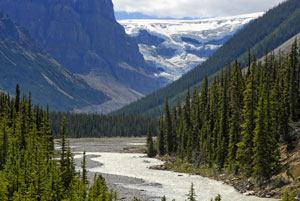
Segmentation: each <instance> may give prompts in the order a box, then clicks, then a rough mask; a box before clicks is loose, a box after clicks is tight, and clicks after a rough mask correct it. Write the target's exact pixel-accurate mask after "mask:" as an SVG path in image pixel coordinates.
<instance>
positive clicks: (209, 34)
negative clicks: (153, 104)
mask: <svg viewBox="0 0 300 201" xmlns="http://www.w3.org/2000/svg"><path fill="white" fill-rule="evenodd" d="M263 14H264V13H253V14H246V15H238V16H231V17H217V18H209V19H201V20H120V21H119V23H120V24H121V25H123V26H124V28H125V30H126V33H127V34H129V35H130V36H132V37H134V38H136V39H137V42H138V44H139V48H140V52H141V53H142V54H143V56H144V58H145V60H146V61H147V62H148V63H150V64H151V65H154V66H155V67H156V68H158V69H159V73H156V74H155V76H157V77H165V78H167V79H168V80H169V81H170V82H172V81H174V80H176V79H178V78H180V77H181V76H182V75H183V74H185V73H186V72H188V71H190V70H191V69H193V68H194V67H195V66H197V65H199V64H201V63H202V62H203V61H205V60H206V59H207V58H208V57H209V56H211V55H212V54H213V53H214V52H215V51H216V50H217V49H218V48H220V47H221V46H222V45H223V44H224V43H225V42H226V41H227V40H228V39H229V38H230V37H231V36H233V35H234V34H235V33H237V32H238V31H239V30H241V29H242V28H243V27H244V26H245V25H246V24H248V23H249V22H251V21H252V20H254V19H256V18H258V17H260V16H262V15H263ZM141 31H147V32H148V34H150V35H152V36H156V37H159V38H161V39H163V40H164V42H162V43H160V44H159V45H157V44H156V43H155V41H153V44H151V38H147V36H143V37H139V36H140V34H141ZM145 37H146V38H145ZM141 40H143V41H141ZM145 40H146V41H147V45H146V44H145ZM168 48H171V49H174V50H175V51H174V52H175V53H174V54H173V52H172V51H169V50H168Z"/></svg>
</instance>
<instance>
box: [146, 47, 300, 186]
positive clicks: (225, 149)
mask: <svg viewBox="0 0 300 201" xmlns="http://www.w3.org/2000/svg"><path fill="white" fill-rule="evenodd" d="M250 58H251V56H250V53H249V62H248V68H247V70H246V71H242V70H241V64H240V63H238V62H237V61H236V62H234V63H233V64H232V65H228V66H227V67H226V70H224V71H222V73H221V74H220V75H219V76H216V77H215V78H214V79H213V81H212V83H211V84H210V85H209V84H208V80H207V78H205V80H204V83H203V85H202V89H201V91H200V93H198V91H197V89H196V88H195V89H194V91H193V93H192V95H190V93H189V92H188V93H187V96H186V101H185V104H184V105H178V106H177V107H175V108H174V109H173V110H172V111H170V109H169V105H168V100H166V102H165V112H164V114H163V115H162V116H161V118H160V123H159V129H158V137H157V152H158V154H159V155H161V156H163V155H166V154H168V155H175V156H177V157H179V158H181V159H183V160H185V161H188V162H190V163H193V164H194V165H195V166H196V167H201V166H205V167H209V168H214V169H216V170H219V171H221V172H222V171H226V172H227V173H235V174H239V175H244V176H246V177H254V178H256V179H257V180H259V181H261V182H263V181H265V180H268V179H269V178H270V177H271V176H272V175H274V174H276V173H277V172H278V171H280V168H281V166H280V163H279V161H280V155H279V154H280V153H279V146H280V145H286V147H287V148H286V149H287V151H290V150H292V149H293V148H294V147H293V141H294V137H295V136H293V135H292V134H291V131H292V129H293V128H292V127H291V126H290V123H291V122H297V121H298V120H299V118H300V52H299V51H298V47H297V42H296V41H295V43H294V44H293V46H292V49H291V53H290V55H289V56H286V57H279V59H278V60H277V59H276V60H275V59H274V56H273V55H272V54H271V55H268V53H266V56H265V58H264V61H263V62H257V61H256V59H255V57H254V59H253V62H251V59H250ZM150 141H151V139H150V140H149V139H148V145H149V144H150V143H149V142H150ZM151 143H152V142H151ZM148 147H150V146H148Z"/></svg>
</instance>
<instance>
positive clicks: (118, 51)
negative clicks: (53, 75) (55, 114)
mask: <svg viewBox="0 0 300 201" xmlns="http://www.w3.org/2000/svg"><path fill="white" fill-rule="evenodd" d="M0 8H2V9H3V10H4V12H6V13H7V14H8V15H9V16H11V18H12V19H13V20H14V21H16V22H17V23H19V24H21V25H22V26H24V27H25V28H26V29H28V31H29V33H30V34H31V35H32V36H33V38H34V39H36V40H37V41H38V42H40V43H41V44H42V45H43V46H44V47H45V49H46V50H47V51H48V52H49V53H50V54H51V55H52V56H53V57H54V58H55V59H56V60H57V61H58V62H59V63H60V64H62V65H63V66H64V67H65V68H67V69H68V70H69V71H70V72H72V73H75V74H79V75H80V76H81V77H82V78H83V79H85V80H86V81H87V82H88V83H89V85H90V86H92V87H93V88H95V89H97V90H101V91H104V92H105V93H106V94H107V96H109V97H110V98H111V99H112V100H111V101H110V102H107V103H105V104H104V105H99V104H96V105H94V106H93V107H91V108H89V107H88V108H84V109H83V111H93V112H95V111H101V112H107V110H106V109H108V111H110V109H112V108H114V107H117V108H118V107H120V106H122V105H124V104H127V103H129V102H132V101H133V100H136V99H137V98H140V97H142V96H144V95H145V94H148V93H150V92H152V91H153V90H155V89H158V88H159V87H161V86H162V81H160V80H159V79H157V78H156V77H154V76H152V74H153V73H154V72H155V69H154V68H152V67H151V66H149V65H147V64H146V62H145V60H144V58H143V56H142V55H141V54H140V52H139V49H138V45H137V43H136V41H135V39H133V38H131V37H129V36H128V35H127V34H126V33H125V30H124V28H123V27H122V26H121V25H120V24H119V23H117V21H116V19H115V16H114V10H113V4H112V1H111V0H76V1H74V0H26V1H24V0H1V1H0ZM120 89H122V90H121V92H122V93H120ZM119 99H121V100H119ZM80 111H82V110H80Z"/></svg>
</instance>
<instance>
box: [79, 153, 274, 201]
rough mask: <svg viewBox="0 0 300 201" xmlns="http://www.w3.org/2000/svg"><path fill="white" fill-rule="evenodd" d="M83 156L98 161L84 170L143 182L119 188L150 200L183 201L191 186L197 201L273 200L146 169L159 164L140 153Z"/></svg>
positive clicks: (216, 183)
mask: <svg viewBox="0 0 300 201" xmlns="http://www.w3.org/2000/svg"><path fill="white" fill-rule="evenodd" d="M76 154H79V153H76ZM87 155H92V156H93V157H92V158H91V160H93V161H95V162H99V167H94V168H91V169H88V170H89V171H90V172H95V173H106V174H113V175H119V176H127V177H133V178H138V179H142V180H144V181H145V182H144V183H142V184H135V185H132V184H119V185H122V186H124V187H126V188H131V189H137V190H140V191H141V192H143V193H145V194H147V195H149V196H150V197H162V196H164V195H165V196H166V197H167V200H172V199H176V201H184V200H186V198H187V194H188V192H189V189H190V186H191V183H193V184H194V188H195V192H196V195H197V197H196V199H197V200H198V201H209V200H210V199H211V198H213V197H215V196H217V195H218V194H220V195H221V196H222V201H274V200H275V199H267V198H258V197H254V196H246V195H243V194H241V193H239V192H238V191H236V190H235V189H234V188H233V187H232V186H229V185H225V184H223V183H222V182H219V181H215V180H212V179H209V178H204V177H201V176H197V175H189V174H183V173H176V172H172V171H163V170H153V169H149V167H150V166H153V165H161V164H163V162H162V161H160V160H157V159H152V158H147V157H146V156H145V155H144V154H132V153H109V152H87ZM81 156H82V155H81V154H80V155H75V158H80V157H81ZM100 163H101V164H102V165H101V164H100ZM153 200H160V199H158V198H157V199H153Z"/></svg>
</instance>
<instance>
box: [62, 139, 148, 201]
mask: <svg viewBox="0 0 300 201" xmlns="http://www.w3.org/2000/svg"><path fill="white" fill-rule="evenodd" d="M68 140H69V142H70V146H71V151H72V153H74V156H75V157H74V162H75V167H76V169H77V170H78V171H80V170H81V162H82V153H83V152H84V151H86V152H87V153H96V152H114V153H144V152H145V150H146V146H145V140H146V139H145V138H81V139H68ZM57 142H58V141H56V144H57ZM96 157H101V156H100V155H97V154H87V156H86V165H87V169H88V170H89V169H93V168H96V167H101V166H103V164H102V163H100V162H97V161H95V160H92V159H93V158H96ZM95 174H100V173H95V172H90V171H89V172H88V179H89V181H90V183H92V182H93V178H94V176H95ZM101 175H102V176H103V177H104V178H105V181H106V183H107V186H108V188H109V190H111V191H115V192H116V193H117V194H118V200H122V201H132V200H133V198H134V197H139V198H141V200H142V201H151V200H152V199H153V197H151V196H149V195H146V194H145V193H144V192H143V191H141V190H137V189H132V188H128V187H127V188H126V186H125V185H127V186H128V185H129V186H130V185H139V184H143V183H145V181H144V180H142V179H138V178H134V177H126V176H120V175H113V174H105V173H101Z"/></svg>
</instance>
